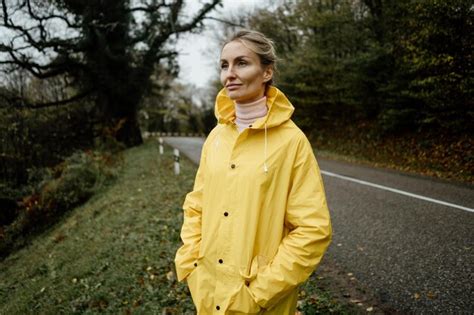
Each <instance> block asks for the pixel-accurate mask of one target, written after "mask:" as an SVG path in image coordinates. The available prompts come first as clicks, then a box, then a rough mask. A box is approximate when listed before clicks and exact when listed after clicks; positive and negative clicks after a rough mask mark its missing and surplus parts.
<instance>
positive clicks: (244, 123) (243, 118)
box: [234, 96, 268, 132]
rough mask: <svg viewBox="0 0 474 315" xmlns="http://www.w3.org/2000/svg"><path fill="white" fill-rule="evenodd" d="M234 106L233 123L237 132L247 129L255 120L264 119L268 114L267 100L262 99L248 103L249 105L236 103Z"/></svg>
mask: <svg viewBox="0 0 474 315" xmlns="http://www.w3.org/2000/svg"><path fill="white" fill-rule="evenodd" d="M234 104H235V116H236V118H235V123H236V124H237V128H238V129H239V132H240V131H242V130H243V129H245V128H247V127H248V126H249V125H251V124H252V123H253V122H254V121H256V120H257V119H259V118H261V117H264V116H265V115H266V114H267V113H268V108H267V98H266V97H265V96H263V97H262V98H260V99H258V100H256V101H254V102H250V103H237V102H234Z"/></svg>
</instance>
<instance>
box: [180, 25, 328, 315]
mask: <svg viewBox="0 0 474 315" xmlns="http://www.w3.org/2000/svg"><path fill="white" fill-rule="evenodd" d="M275 61H276V56H275V51H274V48H273V44H272V42H271V41H270V40H269V39H267V38H266V37H265V36H264V35H263V34H261V33H258V32H255V31H247V30H244V31H241V32H239V33H237V34H236V35H235V36H233V37H232V38H231V40H230V41H228V42H227V43H226V44H225V45H224V46H223V48H222V52H221V74H220V78H221V82H222V85H223V86H224V88H223V89H222V90H221V91H220V92H219V94H218V95H217V99H216V105H215V113H216V116H217V118H218V124H217V126H216V127H215V128H214V129H213V130H212V131H211V133H210V134H209V136H208V138H207V139H206V141H205V143H204V146H203V150H202V155H201V162H200V165H199V169H198V172H197V175H196V179H195V184H194V189H193V191H192V192H190V193H189V194H188V195H187V196H186V199H185V201H184V205H183V208H184V222H183V226H182V230H181V238H182V240H183V243H184V244H183V245H182V246H181V247H180V248H179V249H178V251H177V253H176V258H175V263H176V271H177V276H178V280H179V281H182V280H183V279H186V280H187V283H188V286H189V290H190V292H191V296H192V298H193V301H194V304H195V305H196V309H197V311H198V314H257V313H258V314H278V315H282V314H294V313H295V309H296V301H297V295H298V285H299V284H300V283H302V282H304V281H305V280H306V279H307V278H308V277H309V276H310V274H311V273H312V272H313V270H314V269H315V267H316V265H317V264H318V263H319V262H320V260H321V258H322V256H323V254H324V252H325V251H326V248H327V246H328V245H329V242H330V239H331V224H330V219H329V211H328V208H327V205H326V198H325V194H324V188H323V183H322V179H321V175H320V172H319V168H318V165H317V162H316V159H315V157H314V154H313V151H312V149H311V145H310V143H309V141H308V140H307V138H306V136H305V135H304V134H303V132H302V131H301V130H300V129H299V128H298V127H297V126H296V125H295V124H294V123H293V121H291V119H290V117H291V115H292V113H293V111H294V107H293V106H292V105H291V103H290V102H289V101H288V99H287V98H286V97H285V95H284V94H283V93H282V92H281V91H279V90H278V89H277V88H276V87H274V86H272V85H271V84H272V77H273V72H274V68H275Z"/></svg>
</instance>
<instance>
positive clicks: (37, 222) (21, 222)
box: [0, 150, 121, 256]
mask: <svg viewBox="0 0 474 315" xmlns="http://www.w3.org/2000/svg"><path fill="white" fill-rule="evenodd" d="M120 161H121V154H120V153H111V152H108V151H92V150H87V151H77V152H75V153H74V154H72V155H71V156H70V157H68V158H67V159H66V160H64V161H63V162H62V163H60V164H58V165H56V166H54V167H51V168H47V169H43V170H42V171H39V170H37V171H34V172H31V178H30V179H31V180H32V182H34V184H35V187H34V188H33V190H32V192H31V193H30V194H29V195H27V196H26V197H24V198H23V199H22V201H21V203H20V209H19V214H18V217H17V218H16V219H15V221H13V222H12V223H11V224H10V225H8V226H6V227H5V228H4V229H2V230H0V256H4V255H5V254H7V253H9V252H10V251H11V250H12V249H14V248H15V247H19V246H21V245H22V243H23V242H22V241H21V240H24V239H25V236H27V235H28V234H31V233H33V232H39V231H41V230H43V229H44V228H45V227H47V226H48V225H51V224H52V223H54V222H55V221H56V220H57V219H58V218H59V217H60V216H61V215H63V214H64V213H66V212H67V211H68V210H70V209H72V208H74V207H76V206H78V205H80V204H82V203H83V202H85V201H87V200H88V199H89V198H90V197H91V196H92V195H93V194H94V193H95V192H96V191H98V190H99V189H100V188H102V187H104V186H106V185H107V184H108V183H109V182H110V181H111V180H113V179H114V178H115V176H116V172H117V166H118V163H119V162H120ZM40 176H41V177H42V178H38V177H40ZM17 239H18V240H19V242H17V244H15V243H16V240H17Z"/></svg>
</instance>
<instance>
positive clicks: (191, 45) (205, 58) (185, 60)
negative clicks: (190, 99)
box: [178, 0, 265, 87]
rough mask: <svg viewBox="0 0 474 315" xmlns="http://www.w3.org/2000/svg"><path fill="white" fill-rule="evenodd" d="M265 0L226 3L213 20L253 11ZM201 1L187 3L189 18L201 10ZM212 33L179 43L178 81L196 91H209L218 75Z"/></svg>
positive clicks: (233, 0) (208, 32)
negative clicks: (196, 88) (211, 83)
mask: <svg viewBox="0 0 474 315" xmlns="http://www.w3.org/2000/svg"><path fill="white" fill-rule="evenodd" d="M264 1H265V0H223V5H224V6H223V7H222V8H219V9H218V11H213V12H212V13H211V14H210V16H214V17H217V16H219V17H224V16H225V13H226V12H234V11H236V10H241V9H245V10H249V9H250V10H253V9H255V8H258V7H259V6H261V5H262V4H263V3H264ZM201 3H202V1H196V0H192V1H187V6H186V8H185V11H186V13H185V14H186V15H191V14H193V13H195V12H197V10H199V8H200V7H201V6H202V4H201ZM214 45H215V44H214V42H213V40H212V29H207V30H205V31H204V32H203V33H202V34H199V35H195V34H188V35H185V36H182V37H180V39H179V42H178V51H179V53H180V54H179V57H178V62H179V66H180V73H179V77H178V79H179V81H180V82H182V83H185V84H186V83H192V84H194V85H196V86H197V87H207V86H208V85H209V82H210V80H212V79H213V77H214V76H216V75H218V72H216V70H215V69H217V68H218V66H219V65H218V60H219V49H218V47H215V46H214Z"/></svg>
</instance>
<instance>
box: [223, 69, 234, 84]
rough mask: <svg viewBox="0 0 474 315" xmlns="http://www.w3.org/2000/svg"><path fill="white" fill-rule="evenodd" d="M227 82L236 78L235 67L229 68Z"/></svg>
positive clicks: (226, 72) (226, 76)
mask: <svg viewBox="0 0 474 315" xmlns="http://www.w3.org/2000/svg"><path fill="white" fill-rule="evenodd" d="M224 77H225V81H226V82H227V81H229V80H233V79H235V78H236V75H235V72H234V67H233V66H231V65H229V66H228V67H227V70H226V71H225V73H224Z"/></svg>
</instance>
